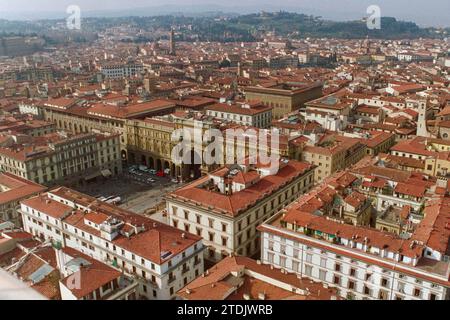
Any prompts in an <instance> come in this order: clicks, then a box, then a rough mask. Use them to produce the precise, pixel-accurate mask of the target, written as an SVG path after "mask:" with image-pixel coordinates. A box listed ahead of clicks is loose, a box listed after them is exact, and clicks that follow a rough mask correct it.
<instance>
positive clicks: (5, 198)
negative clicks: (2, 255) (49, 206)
mask: <svg viewBox="0 0 450 320" xmlns="http://www.w3.org/2000/svg"><path fill="white" fill-rule="evenodd" d="M45 190H47V188H46V187H44V186H41V185H39V184H37V183H34V182H32V181H29V180H26V179H23V178H20V177H18V176H15V175H13V174H10V173H7V172H3V173H0V219H1V220H3V221H9V222H12V223H13V224H14V225H15V226H16V227H17V228H20V227H21V226H22V217H21V215H20V213H19V211H18V208H20V201H21V200H23V199H26V198H29V197H31V196H34V195H36V194H38V193H41V192H44V191H45Z"/></svg>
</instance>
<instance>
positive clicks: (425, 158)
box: [390, 137, 450, 179]
mask: <svg viewBox="0 0 450 320" xmlns="http://www.w3.org/2000/svg"><path fill="white" fill-rule="evenodd" d="M390 151H391V155H392V156H396V157H398V158H399V159H402V158H403V159H405V158H406V159H408V160H410V161H416V162H417V161H420V166H417V169H416V171H420V172H423V173H425V174H427V175H430V176H433V177H438V178H441V179H448V177H449V174H450V155H449V151H450V143H449V141H448V140H445V139H435V138H424V137H416V138H414V139H411V140H406V141H401V142H399V143H397V144H396V145H394V146H393V147H392V148H391V150H390Z"/></svg>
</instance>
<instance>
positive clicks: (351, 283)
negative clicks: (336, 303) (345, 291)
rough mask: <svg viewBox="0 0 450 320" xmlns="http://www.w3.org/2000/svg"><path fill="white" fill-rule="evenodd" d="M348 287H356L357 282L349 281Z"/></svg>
mask: <svg viewBox="0 0 450 320" xmlns="http://www.w3.org/2000/svg"><path fill="white" fill-rule="evenodd" d="M348 288H349V289H350V290H353V289H355V282H354V281H349V282H348Z"/></svg>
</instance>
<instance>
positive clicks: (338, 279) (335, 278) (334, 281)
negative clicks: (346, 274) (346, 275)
mask: <svg viewBox="0 0 450 320" xmlns="http://www.w3.org/2000/svg"><path fill="white" fill-rule="evenodd" d="M333 283H334V284H337V285H340V284H341V277H339V276H334V279H333Z"/></svg>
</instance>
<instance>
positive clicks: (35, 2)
mask: <svg viewBox="0 0 450 320" xmlns="http://www.w3.org/2000/svg"><path fill="white" fill-rule="evenodd" d="M73 4H74V5H79V6H80V8H81V10H82V12H83V11H84V12H89V11H96V10H125V9H133V8H140V7H154V6H165V5H172V6H175V8H177V7H176V6H179V7H178V8H179V10H182V9H183V7H184V8H185V7H187V6H197V7H198V6H203V5H218V6H221V7H224V8H225V9H228V11H233V8H236V9H237V10H236V11H238V12H239V8H243V7H248V8H249V9H254V10H255V11H258V10H264V9H268V11H270V9H275V8H277V9H283V8H285V9H287V10H289V9H291V10H292V9H294V8H296V9H298V10H297V11H304V12H305V13H308V14H316V15H322V16H324V17H326V18H331V19H336V20H347V19H359V18H361V17H363V16H365V15H366V8H367V7H368V6H369V5H372V4H376V5H379V6H380V8H381V13H382V15H383V16H393V17H397V18H399V19H402V20H410V21H415V22H417V23H419V24H421V25H438V26H450V15H449V13H450V0H277V1H273V0H272V1H269V0H227V1H223V0H106V1H100V0H0V18H2V17H3V18H11V17H13V16H14V17H20V15H21V14H24V13H25V12H26V13H28V14H30V13H34V14H39V13H40V12H53V13H55V12H61V15H64V14H65V10H66V8H67V6H69V5H73ZM25 16H26V15H25V14H24V15H23V17H25Z"/></svg>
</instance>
